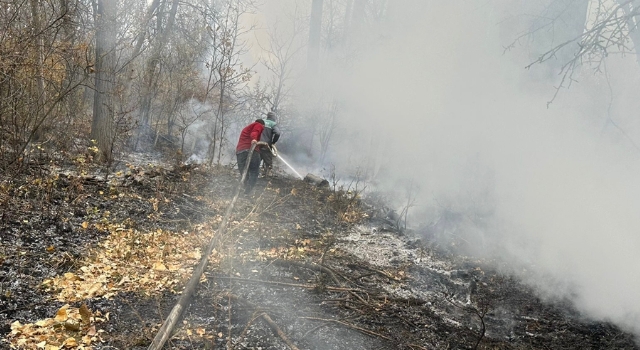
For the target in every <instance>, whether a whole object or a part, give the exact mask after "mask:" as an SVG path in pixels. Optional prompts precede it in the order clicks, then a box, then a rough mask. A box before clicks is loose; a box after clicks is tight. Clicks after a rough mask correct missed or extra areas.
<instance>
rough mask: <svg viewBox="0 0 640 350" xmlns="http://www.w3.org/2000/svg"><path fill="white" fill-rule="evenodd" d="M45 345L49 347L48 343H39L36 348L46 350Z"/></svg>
mask: <svg viewBox="0 0 640 350" xmlns="http://www.w3.org/2000/svg"><path fill="white" fill-rule="evenodd" d="M45 345H47V342H46V341H43V342H39V343H38V344H36V347H37V348H38V349H44V347H45Z"/></svg>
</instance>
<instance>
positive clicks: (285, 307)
mask: <svg viewBox="0 0 640 350" xmlns="http://www.w3.org/2000/svg"><path fill="white" fill-rule="evenodd" d="M237 184H238V176H237V171H234V170H233V169H230V168H225V167H220V168H214V169H211V168H206V167H203V166H198V165H183V166H169V165H166V164H162V163H154V162H153V161H152V160H151V159H150V158H149V159H148V160H146V161H145V160H141V158H140V157H138V158H136V159H133V158H132V159H130V160H129V161H122V162H121V163H120V165H119V166H118V167H117V169H116V171H114V172H113V173H112V174H111V175H110V176H109V178H108V180H106V181H105V179H104V175H100V174H96V169H93V168H91V167H90V166H85V165H83V163H82V162H80V163H76V164H75V165H65V166H62V165H58V166H56V165H55V162H51V163H47V164H45V165H39V166H30V167H29V168H28V169H26V170H24V171H23V172H22V175H20V176H12V177H8V176H6V175H5V176H3V177H1V178H0V338H2V340H1V341H0V348H19V349H146V348H147V347H148V346H149V344H150V342H151V340H152V339H153V338H154V336H155V334H156V332H157V330H158V329H159V327H160V325H161V322H162V321H163V319H164V317H166V316H167V315H168V313H169V312H170V310H171V308H172V307H173V305H174V304H175V303H176V301H177V300H178V298H179V296H180V293H181V290H182V288H183V286H184V285H185V283H186V281H187V280H188V279H189V277H190V276H191V272H192V270H193V268H194V266H195V265H196V264H197V263H198V261H199V259H200V258H201V252H202V250H203V247H204V246H205V245H206V244H207V242H208V241H209V240H210V239H211V238H212V237H214V239H215V240H216V249H215V250H214V252H213V254H212V255H211V256H210V264H209V266H208V268H207V270H206V272H205V274H204V276H203V277H202V279H201V283H200V285H199V286H198V289H197V291H196V294H195V296H194V298H193V300H192V302H191V303H190V305H189V307H188V308H187V309H186V311H185V313H184V317H183V319H182V321H181V323H179V327H177V329H176V330H175V332H174V334H173V337H172V338H171V339H170V341H169V342H168V343H167V345H165V348H166V349H262V350H268V349H296V348H298V349H345V350H346V349H474V348H477V349H638V347H637V345H636V344H635V343H634V338H633V336H632V335H629V334H626V333H624V332H622V331H620V330H619V329H617V328H616V327H615V326H613V325H611V324H607V323H599V322H590V321H588V320H585V319H584V318H582V317H581V316H580V315H579V313H577V312H576V311H575V310H573V309H572V308H571V307H570V306H569V305H568V303H563V302H555V303H551V302H545V301H543V300H541V299H539V298H537V297H536V296H535V295H534V294H533V293H532V291H531V290H529V289H528V288H527V287H526V286H524V285H522V284H521V283H519V282H518V281H517V280H516V279H514V278H512V277H510V276H505V275H502V274H500V273H498V272H496V271H495V270H493V269H492V268H490V267H489V266H490V264H488V263H486V262H484V261H481V260H474V259H471V258H468V257H462V256H455V255H451V254H445V253H443V252H441V251H440V250H439V249H437V246H436V245H434V244H433V243H432V242H430V241H429V240H428V239H424V238H421V237H419V236H417V235H416V234H414V233H411V232H404V233H401V232H398V231H397V230H394V229H393V225H390V223H389V222H388V221H386V219H385V217H384V214H382V215H381V212H382V211H381V210H380V209H381V205H382V204H380V203H372V202H367V201H366V200H361V199H360V198H359V197H358V196H357V194H356V193H355V192H349V191H339V190H332V189H326V188H325V189H321V188H317V187H314V186H312V185H309V184H306V183H304V182H302V181H299V180H294V179H290V178H287V177H285V176H279V177H275V178H269V179H260V180H259V182H258V186H257V189H256V191H255V194H254V196H253V197H241V198H240V199H239V201H238V202H237V204H236V208H235V210H234V213H233V218H232V220H231V221H230V227H229V230H228V231H227V233H226V234H225V235H224V236H221V235H219V234H218V233H217V228H218V225H219V224H220V222H221V221H222V215H223V213H224V211H225V209H226V207H227V206H228V205H229V203H230V201H231V199H232V197H233V194H234V192H235V189H236V187H237Z"/></svg>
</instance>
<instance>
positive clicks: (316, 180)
mask: <svg viewBox="0 0 640 350" xmlns="http://www.w3.org/2000/svg"><path fill="white" fill-rule="evenodd" d="M304 182H307V183H310V184H312V185H314V186H316V187H329V181H327V180H326V179H323V178H321V177H320V176H316V175H313V174H307V176H305V177H304Z"/></svg>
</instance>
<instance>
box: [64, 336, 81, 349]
mask: <svg viewBox="0 0 640 350" xmlns="http://www.w3.org/2000/svg"><path fill="white" fill-rule="evenodd" d="M62 345H63V346H64V347H67V348H72V347H75V346H78V342H77V341H76V338H73V337H71V338H67V339H66V340H65V341H64V343H62Z"/></svg>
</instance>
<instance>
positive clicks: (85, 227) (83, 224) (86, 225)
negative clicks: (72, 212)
mask: <svg viewBox="0 0 640 350" xmlns="http://www.w3.org/2000/svg"><path fill="white" fill-rule="evenodd" d="M88 227H89V223H88V222H86V221H85V222H83V223H82V228H83V229H85V230H86V229H87V228H88Z"/></svg>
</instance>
